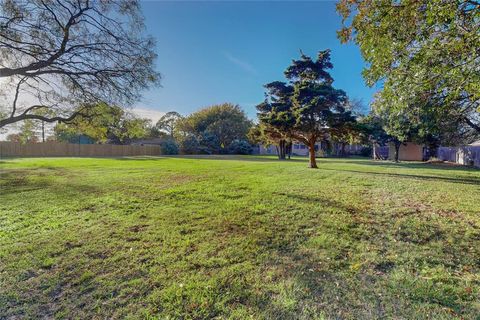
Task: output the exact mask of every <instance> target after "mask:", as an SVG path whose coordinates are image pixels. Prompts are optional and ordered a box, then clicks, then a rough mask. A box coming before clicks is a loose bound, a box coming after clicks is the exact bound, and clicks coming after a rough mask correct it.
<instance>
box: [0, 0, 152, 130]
mask: <svg viewBox="0 0 480 320" xmlns="http://www.w3.org/2000/svg"><path fill="white" fill-rule="evenodd" d="M144 29H145V28H144V24H143V17H142V15H141V13H140V5H139V3H138V1H136V0H111V1H110V0H97V1H94V0H0V128H2V127H4V126H6V125H8V124H11V123H15V122H18V121H21V120H27V119H37V120H41V121H45V122H55V121H61V122H62V121H63V122H65V121H69V120H71V119H73V118H74V117H75V116H76V115H78V114H80V113H82V111H83V110H84V109H85V108H89V106H92V105H94V104H96V103H98V102H99V101H103V102H106V103H109V104H116V105H128V104H130V103H132V102H134V101H135V100H137V99H138V98H139V97H140V93H141V90H143V89H145V88H148V87H150V86H152V85H155V84H157V83H158V81H159V78H160V75H159V74H158V73H157V72H156V71H155V70H154V60H155V58H156V54H155V51H154V46H155V43H154V41H153V39H152V38H151V37H149V36H146V35H144ZM46 110H48V112H46ZM39 111H42V112H39Z"/></svg>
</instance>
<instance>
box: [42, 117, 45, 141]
mask: <svg viewBox="0 0 480 320" xmlns="http://www.w3.org/2000/svg"><path fill="white" fill-rule="evenodd" d="M42 142H45V121H43V120H42Z"/></svg>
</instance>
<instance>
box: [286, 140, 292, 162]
mask: <svg viewBox="0 0 480 320" xmlns="http://www.w3.org/2000/svg"><path fill="white" fill-rule="evenodd" d="M292 145H293V144H292V142H291V141H290V142H288V143H287V154H288V160H290V157H291V156H292Z"/></svg>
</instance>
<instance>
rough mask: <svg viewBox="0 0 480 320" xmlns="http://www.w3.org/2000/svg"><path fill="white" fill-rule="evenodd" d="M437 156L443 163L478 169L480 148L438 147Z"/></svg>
mask: <svg viewBox="0 0 480 320" xmlns="http://www.w3.org/2000/svg"><path fill="white" fill-rule="evenodd" d="M437 156H438V158H439V159H440V160H443V161H449V162H455V163H458V164H463V165H469V166H476V167H480V146H465V147H456V148H449V147H440V148H438V155H437Z"/></svg>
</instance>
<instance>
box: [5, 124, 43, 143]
mask: <svg viewBox="0 0 480 320" xmlns="http://www.w3.org/2000/svg"><path fill="white" fill-rule="evenodd" d="M18 129H19V132H17V133H12V134H9V135H8V136H7V140H8V141H11V142H19V143H35V142H38V137H37V134H36V130H37V124H36V123H35V122H34V121H33V120H25V121H22V123H21V125H20V127H19V128H18Z"/></svg>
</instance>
